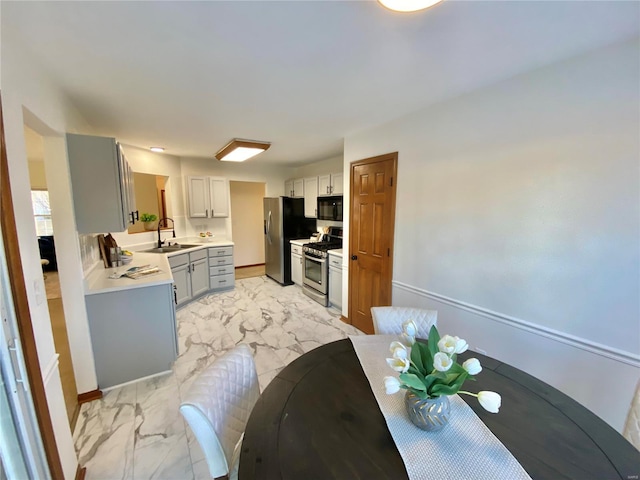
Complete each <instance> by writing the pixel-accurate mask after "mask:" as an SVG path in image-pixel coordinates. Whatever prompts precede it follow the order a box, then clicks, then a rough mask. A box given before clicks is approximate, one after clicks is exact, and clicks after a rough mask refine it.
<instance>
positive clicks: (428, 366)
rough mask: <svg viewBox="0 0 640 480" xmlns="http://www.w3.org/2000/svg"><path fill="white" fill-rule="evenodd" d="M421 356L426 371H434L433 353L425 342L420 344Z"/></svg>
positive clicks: (427, 372)
mask: <svg viewBox="0 0 640 480" xmlns="http://www.w3.org/2000/svg"><path fill="white" fill-rule="evenodd" d="M420 356H421V357H422V365H424V371H425V373H426V374H429V373H431V372H432V371H433V355H431V352H430V351H429V347H428V346H427V345H425V344H424V343H423V344H421V345H420Z"/></svg>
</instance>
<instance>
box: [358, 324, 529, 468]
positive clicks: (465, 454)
mask: <svg viewBox="0 0 640 480" xmlns="http://www.w3.org/2000/svg"><path fill="white" fill-rule="evenodd" d="M349 339H350V340H351V343H352V344H353V348H354V350H355V351H356V355H357V356H358V359H359V360H360V364H361V365H362V369H363V370H364V373H365V375H366V377H367V379H368V380H369V383H370V385H371V390H373V394H374V395H375V397H376V400H377V402H378V406H379V407H380V411H381V412H382V414H383V416H384V419H385V421H386V422H387V427H388V428H389V431H390V432H391V436H392V437H393V440H394V442H395V444H396V447H397V448H398V451H399V452H400V456H401V457H402V460H403V461H404V464H405V467H406V469H407V473H408V474H409V478H410V479H416V480H418V479H419V480H431V479H433V480H446V479H450V480H467V479H468V480H483V479H491V480H502V479H504V480H518V479H523V480H527V479H528V480H531V477H530V476H529V475H528V474H527V472H526V471H525V470H524V468H522V466H521V465H520V464H519V463H518V461H517V460H516V459H515V458H514V457H513V455H511V452H509V450H507V448H506V447H505V446H504V445H503V444H502V443H501V442H500V440H498V439H497V438H496V436H495V435H494V434H493V433H491V430H489V428H488V427H487V426H486V425H485V424H484V423H483V422H482V420H480V418H479V417H478V416H477V415H476V414H475V412H474V411H473V410H472V409H471V407H469V405H467V404H466V403H465V402H464V400H462V399H461V398H460V397H459V396H458V395H452V396H451V397H449V400H450V402H451V417H450V419H449V424H448V425H446V426H445V427H444V428H443V429H442V430H440V431H437V432H426V431H424V430H420V429H419V428H418V427H416V426H415V425H414V424H413V423H411V420H409V416H408V414H407V412H406V409H405V406H404V393H405V392H404V390H400V391H399V392H398V393H396V394H394V395H387V393H386V392H385V388H384V377H386V376H388V375H397V373H396V372H394V371H393V370H391V368H390V367H389V366H388V365H387V362H386V360H385V359H386V358H387V357H390V356H391V354H390V353H389V344H390V343H391V342H392V341H393V340H397V339H398V336H397V335H366V336H365V335H361V336H349ZM480 375H482V373H480ZM463 389H464V388H463ZM498 393H500V392H498ZM495 415H500V413H496V414H495Z"/></svg>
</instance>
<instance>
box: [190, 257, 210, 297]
mask: <svg viewBox="0 0 640 480" xmlns="http://www.w3.org/2000/svg"><path fill="white" fill-rule="evenodd" d="M207 290H209V265H208V263H207V259H206V258H203V259H200V260H196V261H195V262H192V263H191V297H197V296H198V295H200V294H201V293H204V292H206V291H207Z"/></svg>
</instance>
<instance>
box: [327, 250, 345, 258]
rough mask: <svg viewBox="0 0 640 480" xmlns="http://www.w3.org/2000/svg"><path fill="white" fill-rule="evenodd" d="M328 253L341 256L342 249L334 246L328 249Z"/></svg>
mask: <svg viewBox="0 0 640 480" xmlns="http://www.w3.org/2000/svg"><path fill="white" fill-rule="evenodd" d="M328 252H329V255H333V256H335V257H342V249H341V248H334V249H333V250H328Z"/></svg>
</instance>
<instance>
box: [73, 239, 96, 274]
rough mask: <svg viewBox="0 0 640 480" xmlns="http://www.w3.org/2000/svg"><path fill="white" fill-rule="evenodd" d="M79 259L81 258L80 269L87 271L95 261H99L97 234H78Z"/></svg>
mask: <svg viewBox="0 0 640 480" xmlns="http://www.w3.org/2000/svg"><path fill="white" fill-rule="evenodd" d="M78 241H79V243H80V259H81V260H82V270H83V271H85V272H86V271H87V270H89V268H91V267H92V266H93V265H94V264H95V263H96V262H99V261H100V247H99V246H98V236H97V235H94V234H88V235H85V234H79V235H78Z"/></svg>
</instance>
